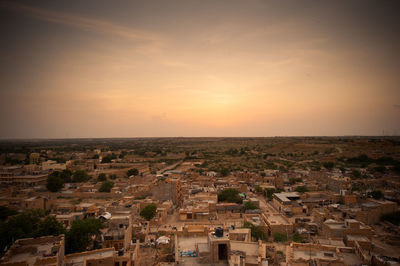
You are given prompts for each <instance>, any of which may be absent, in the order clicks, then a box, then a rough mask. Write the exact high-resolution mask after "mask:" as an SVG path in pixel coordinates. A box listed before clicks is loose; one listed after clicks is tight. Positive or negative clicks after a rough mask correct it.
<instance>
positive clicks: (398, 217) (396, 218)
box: [381, 211, 400, 225]
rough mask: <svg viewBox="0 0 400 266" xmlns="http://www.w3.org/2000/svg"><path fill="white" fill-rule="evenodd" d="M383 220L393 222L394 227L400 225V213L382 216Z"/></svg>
mask: <svg viewBox="0 0 400 266" xmlns="http://www.w3.org/2000/svg"><path fill="white" fill-rule="evenodd" d="M381 220H382V221H388V222H391V223H392V224H394V225H400V211H397V212H394V213H389V214H384V215H382V217H381Z"/></svg>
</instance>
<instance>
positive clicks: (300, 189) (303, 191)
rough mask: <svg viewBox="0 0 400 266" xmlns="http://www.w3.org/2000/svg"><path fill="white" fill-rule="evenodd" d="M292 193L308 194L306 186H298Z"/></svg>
mask: <svg viewBox="0 0 400 266" xmlns="http://www.w3.org/2000/svg"><path fill="white" fill-rule="evenodd" d="M294 191H296V192H299V193H301V194H303V193H305V192H308V191H309V190H308V188H307V187H306V186H299V187H297V188H296V189H295V190H294Z"/></svg>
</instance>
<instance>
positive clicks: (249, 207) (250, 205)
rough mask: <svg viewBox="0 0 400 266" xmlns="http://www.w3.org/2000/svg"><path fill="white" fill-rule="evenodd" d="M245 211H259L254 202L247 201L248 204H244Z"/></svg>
mask: <svg viewBox="0 0 400 266" xmlns="http://www.w3.org/2000/svg"><path fill="white" fill-rule="evenodd" d="M244 209H245V210H256V209H258V207H257V206H256V205H255V204H254V203H253V202H251V201H247V202H246V203H245V204H244Z"/></svg>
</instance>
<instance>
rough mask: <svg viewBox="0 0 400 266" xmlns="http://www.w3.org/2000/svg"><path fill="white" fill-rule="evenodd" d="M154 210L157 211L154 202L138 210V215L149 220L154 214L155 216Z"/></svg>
mask: <svg viewBox="0 0 400 266" xmlns="http://www.w3.org/2000/svg"><path fill="white" fill-rule="evenodd" d="M156 212H157V206H156V205H155V204H154V203H152V204H149V205H147V206H146V207H144V208H143V209H142V210H141V211H140V216H142V217H143V218H144V219H146V220H147V221H150V220H151V219H153V218H154V216H156Z"/></svg>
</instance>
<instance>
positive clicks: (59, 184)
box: [46, 175, 64, 192]
mask: <svg viewBox="0 0 400 266" xmlns="http://www.w3.org/2000/svg"><path fill="white" fill-rule="evenodd" d="M63 186H64V180H63V179H62V178H61V177H59V176H56V175H49V176H48V177H47V184H46V188H47V189H48V190H50V191H51V192H58V191H60V190H61V189H62V188H63Z"/></svg>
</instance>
